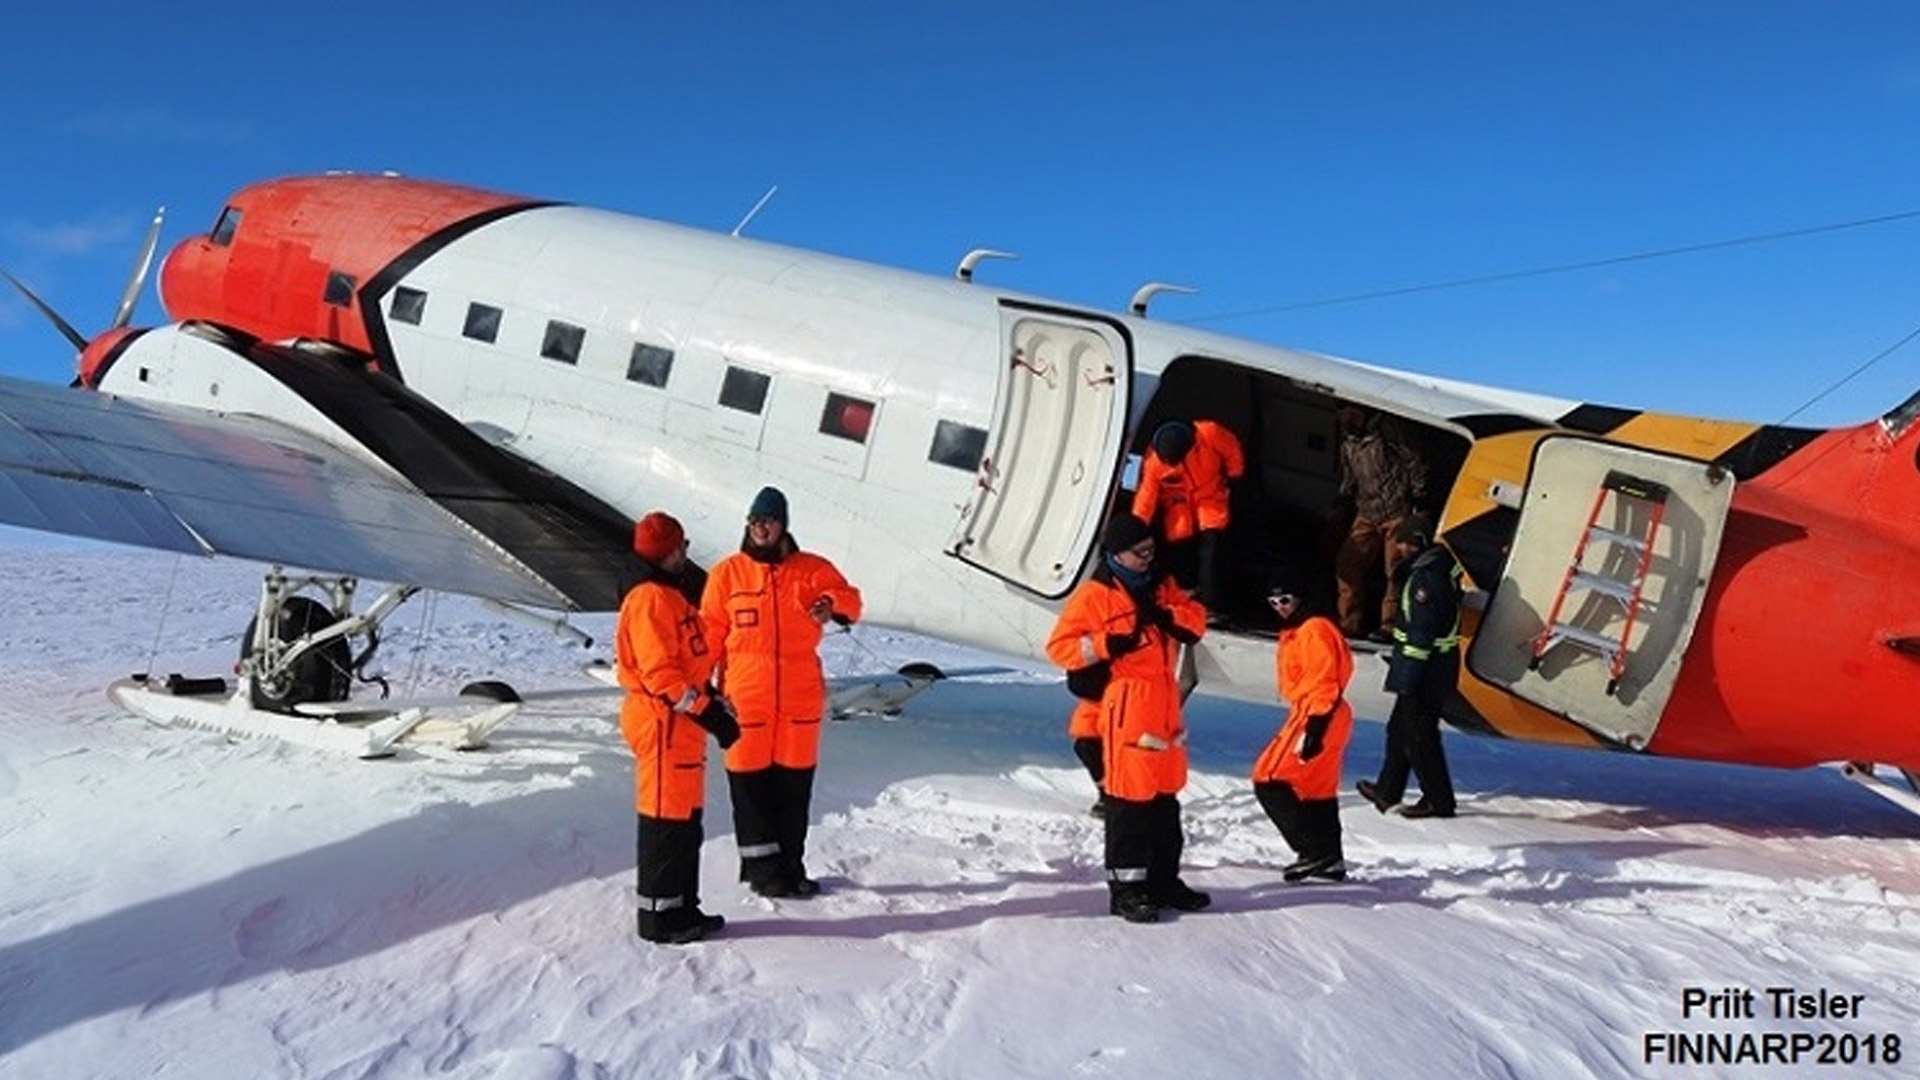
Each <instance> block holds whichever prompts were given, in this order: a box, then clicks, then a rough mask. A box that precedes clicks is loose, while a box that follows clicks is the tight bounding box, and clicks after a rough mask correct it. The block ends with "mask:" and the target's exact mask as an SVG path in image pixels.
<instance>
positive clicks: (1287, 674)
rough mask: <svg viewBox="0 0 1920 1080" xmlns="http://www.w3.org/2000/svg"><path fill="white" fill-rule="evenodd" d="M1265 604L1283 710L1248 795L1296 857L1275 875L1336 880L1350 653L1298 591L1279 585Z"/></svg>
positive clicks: (1348, 731) (1340, 872)
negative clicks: (1276, 619) (1275, 639)
mask: <svg viewBox="0 0 1920 1080" xmlns="http://www.w3.org/2000/svg"><path fill="white" fill-rule="evenodd" d="M1267 602H1268V603H1269V604H1271V605H1272V607H1273V610H1274V612H1275V613H1276V614H1278V615H1279V616H1280V640H1279V644H1278V646H1277V647H1276V649H1275V653H1274V671H1275V682H1276V683H1277V685H1278V687H1279V691H1280V697H1281V699H1282V700H1284V701H1285V702H1286V703H1287V715H1286V719H1284V720H1283V721H1282V722H1281V724H1280V730H1279V732H1278V733H1276V734H1275V735H1274V737H1273V740H1272V741H1271V742H1269V743H1267V747H1266V749H1265V750H1263V751H1261V753H1260V757H1259V758H1258V759H1257V760H1256V761H1255V762H1254V763H1253V794H1254V797H1255V798H1257V799H1259V800H1260V807H1261V809H1263V810H1265V811H1266V812H1267V816H1268V817H1269V818H1272V819H1273V823H1274V824H1275V825H1277V826H1279V828H1280V835H1281V837H1282V838H1283V839H1285V840H1286V842H1287V846H1289V847H1291V848H1292V849H1293V852H1294V854H1295V855H1296V856H1297V858H1296V859H1295V860H1294V861H1293V862H1291V863H1289V864H1288V865H1287V866H1285V867H1284V868H1282V870H1281V872H1280V874H1281V877H1283V878H1284V879H1286V880H1287V881H1291V882H1299V881H1306V880H1309V879H1313V878H1319V879H1324V880H1327V881H1341V880H1344V879H1345V878H1346V876H1347V863H1346V857H1345V855H1344V854H1343V853H1342V851H1341V845H1340V799H1339V793H1340V762H1341V758H1342V757H1344V756H1345V754H1346V751H1347V740H1348V739H1349V738H1350V737H1351V736H1352V735H1353V708H1352V707H1351V706H1349V705H1348V704H1347V701H1346V692H1347V684H1348V683H1349V682H1350V681H1352V679H1353V652H1352V650H1350V649H1348V648H1347V639H1346V636H1345V635H1344V634H1342V633H1341V631H1340V627H1339V626H1338V625H1337V624H1335V623H1334V621H1333V620H1332V619H1329V618H1327V617H1326V616H1325V615H1321V614H1317V613H1314V612H1311V611H1309V610H1308V608H1307V606H1306V602H1305V601H1304V600H1303V599H1302V597H1301V594H1300V593H1299V592H1297V591H1295V590H1293V589H1290V588H1288V587H1286V586H1284V585H1283V586H1279V587H1276V588H1275V589H1274V590H1273V591H1272V592H1271V593H1269V594H1268V596H1267Z"/></svg>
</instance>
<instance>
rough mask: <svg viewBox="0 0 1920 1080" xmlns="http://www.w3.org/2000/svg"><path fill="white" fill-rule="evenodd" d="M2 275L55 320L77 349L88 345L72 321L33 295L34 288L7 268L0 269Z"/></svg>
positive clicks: (55, 326) (43, 312)
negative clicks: (28, 286)
mask: <svg viewBox="0 0 1920 1080" xmlns="http://www.w3.org/2000/svg"><path fill="white" fill-rule="evenodd" d="M0 277H5V278H6V279H7V280H8V281H11V282H13V287H14V288H16V289H19V290H20V295H21V296H24V297H26V298H27V302H28V303H30V304H32V305H33V306H34V307H37V308H39V309H40V314H42V315H45V316H46V317H47V318H48V319H49V320H51V321H52V322H53V325H54V328H55V329H57V330H59V331H60V333H61V335H62V336H64V337H65V338H66V339H67V340H68V341H71V342H73V347H74V349H75V350H82V349H85V348H86V347H87V339H86V338H84V337H82V336H81V335H80V331H78V330H75V329H74V328H73V324H72V323H69V322H67V320H65V319H63V318H61V317H60V313H59V312H57V311H55V310H53V309H52V308H50V307H48V306H47V302H46V301H45V300H42V299H40V298H39V297H37V296H35V295H33V290H32V289H29V288H27V287H26V285H25V284H24V283H22V282H21V280H20V279H19V278H17V277H14V276H13V275H12V274H9V273H7V272H6V271H5V270H0Z"/></svg>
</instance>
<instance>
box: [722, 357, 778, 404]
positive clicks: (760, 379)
mask: <svg viewBox="0 0 1920 1080" xmlns="http://www.w3.org/2000/svg"><path fill="white" fill-rule="evenodd" d="M772 383H773V377H772V376H770V375H762V374H760V373H759V372H757V371H748V370H747V369H746V368H737V367H728V368H727V376H726V378H725V379H722V380H721V382H720V404H722V405H724V406H726V407H727V408H729V409H738V410H740V411H741V412H743V413H752V414H754V415H755V416H758V415H760V410H762V409H764V408H766V407H767V387H769V386H771V385H772Z"/></svg>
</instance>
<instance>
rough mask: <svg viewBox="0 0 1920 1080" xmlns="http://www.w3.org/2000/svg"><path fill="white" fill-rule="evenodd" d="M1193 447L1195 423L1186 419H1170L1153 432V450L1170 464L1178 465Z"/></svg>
mask: <svg viewBox="0 0 1920 1080" xmlns="http://www.w3.org/2000/svg"><path fill="white" fill-rule="evenodd" d="M1191 449H1193V425H1192V424H1189V423H1187V422H1186V421H1185V420H1169V421H1167V422H1166V423H1164V424H1161V425H1160V426H1159V427H1158V428H1155V429H1154V432H1153V452H1154V453H1155V454H1158V455H1159V456H1160V460H1161V461H1164V462H1166V463H1167V464H1169V465H1178V464H1180V463H1181V462H1182V461H1185V460H1186V459H1187V451H1189V450H1191Z"/></svg>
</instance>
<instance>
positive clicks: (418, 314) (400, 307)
mask: <svg viewBox="0 0 1920 1080" xmlns="http://www.w3.org/2000/svg"><path fill="white" fill-rule="evenodd" d="M387 313H388V314H389V315H391V316H393V321H394V322H403V323H406V324H408V325H409V326H419V325H420V320H421V319H422V318H425V317H426V314H427V294H426V293H423V292H421V291H420V290H419V289H409V288H407V287H406V286H405V285H402V286H400V287H399V288H397V289H395V290H393V303H392V305H390V306H389V307H388V308H387Z"/></svg>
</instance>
